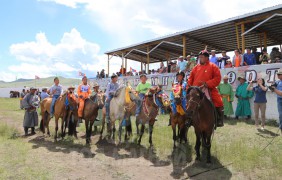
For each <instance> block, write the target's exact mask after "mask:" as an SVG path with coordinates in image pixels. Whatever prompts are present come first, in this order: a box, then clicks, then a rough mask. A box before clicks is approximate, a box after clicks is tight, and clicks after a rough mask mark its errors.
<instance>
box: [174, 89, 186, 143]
mask: <svg viewBox="0 0 282 180" xmlns="http://www.w3.org/2000/svg"><path fill="white" fill-rule="evenodd" d="M174 86H177V85H173V87H174ZM182 91H183V89H182V87H181V86H178V87H177V91H176V90H175V89H174V90H173V91H172V93H173V94H174V105H175V106H176V109H177V112H176V113H174V112H173V111H171V112H170V120H171V128H172V131H173V147H174V148H176V145H175V142H176V141H177V139H178V138H179V142H180V143H181V142H182V140H183V141H184V142H185V143H187V131H188V128H187V127H186V125H185V124H186V121H187V118H186V114H185V110H184V109H183V107H182V98H186V97H182ZM176 127H178V133H177V135H176Z"/></svg>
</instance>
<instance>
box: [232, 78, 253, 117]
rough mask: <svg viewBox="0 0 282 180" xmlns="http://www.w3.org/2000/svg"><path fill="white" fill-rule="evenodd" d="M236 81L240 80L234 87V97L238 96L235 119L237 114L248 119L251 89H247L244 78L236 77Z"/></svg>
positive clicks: (249, 115)
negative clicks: (235, 87)
mask: <svg viewBox="0 0 282 180" xmlns="http://www.w3.org/2000/svg"><path fill="white" fill-rule="evenodd" d="M238 81H240V84H239V86H238V87H237V89H236V95H235V97H236V98H238V104H237V108H236V112H235V115H236V119H238V118H239V116H247V119H250V118H251V114H252V111H251V107H250V102H249V99H250V98H252V97H253V95H254V93H253V91H248V90H247V87H248V84H247V83H246V79H245V78H243V77H238Z"/></svg>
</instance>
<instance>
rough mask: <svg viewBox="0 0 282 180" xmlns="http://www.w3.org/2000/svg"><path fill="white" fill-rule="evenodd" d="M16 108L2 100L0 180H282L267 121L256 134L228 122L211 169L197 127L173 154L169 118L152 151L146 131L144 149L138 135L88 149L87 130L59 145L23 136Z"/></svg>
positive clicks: (215, 144) (249, 126) (280, 154)
mask: <svg viewBox="0 0 282 180" xmlns="http://www.w3.org/2000/svg"><path fill="white" fill-rule="evenodd" d="M18 104H19V103H18V100H17V99H5V98H0V179H34V178H36V179H59V178H60V179H61V178H64V179H94V178H100V179H142V178H144V179H156V178H158V179H173V178H175V179H183V178H189V177H191V176H192V179H281V177H282V171H281V169H282V151H281V149H282V140H281V136H278V134H276V133H278V131H277V130H278V128H277V124H276V122H268V123H267V126H266V130H265V131H258V130H257V129H256V128H255V126H254V125H253V121H250V122H245V120H241V121H235V120H233V119H230V120H226V121H225V126H224V127H223V128H219V129H217V130H216V131H215V133H214V137H213V141H212V150H211V154H212V164H211V165H207V164H206V163H205V159H204V157H202V161H201V162H195V161H194V159H195V152H194V145H195V135H194V130H193V128H190V129H189V132H188V139H189V143H188V144H180V145H178V147H177V148H176V149H173V141H172V130H171V127H168V126H167V123H168V117H167V115H160V116H159V117H158V121H157V122H156V124H155V126H154V132H153V144H154V146H153V148H150V147H149V143H148V133H147V131H146V132H145V135H144V137H143V139H142V142H141V144H142V145H141V146H137V145H136V143H135V142H136V139H137V136H136V134H135V133H134V134H133V137H131V139H130V140H129V142H128V143H122V144H121V145H115V144H112V143H109V142H108V141H107V140H106V139H105V138H102V139H100V138H99V135H94V136H93V137H92V144H91V146H86V145H85V139H84V125H81V126H80V127H79V128H78V131H79V138H78V139H74V138H73V137H66V138H65V139H63V140H60V141H58V142H56V143H55V142H54V140H53V137H52V136H51V137H43V136H42V134H41V133H40V132H39V131H37V135H35V136H30V137H27V138H23V137H21V135H22V134H23V131H22V127H21V126H22V118H23V113H24V112H23V111H21V110H19V105H18ZM132 119H135V118H132ZM132 122H133V128H134V130H133V132H136V131H135V126H134V125H135V122H134V121H132ZM51 126H52V127H51V134H54V122H53V121H52V122H51ZM104 135H105V134H104ZM271 141H272V142H271ZM269 142H271V143H270V144H269ZM268 144H269V146H267V145H268ZM265 147H266V148H265ZM202 172H204V173H202ZM198 173H200V174H199V175H196V174H198ZM194 175H196V176H194Z"/></svg>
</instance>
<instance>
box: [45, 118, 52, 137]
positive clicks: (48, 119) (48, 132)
mask: <svg viewBox="0 0 282 180" xmlns="http://www.w3.org/2000/svg"><path fill="white" fill-rule="evenodd" d="M50 120H51V119H50V117H49V116H48V117H47V122H46V127H47V135H48V136H49V137H50V128H49V123H50ZM44 126H45V125H44Z"/></svg>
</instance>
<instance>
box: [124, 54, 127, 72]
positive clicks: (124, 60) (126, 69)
mask: <svg viewBox="0 0 282 180" xmlns="http://www.w3.org/2000/svg"><path fill="white" fill-rule="evenodd" d="M124 61H125V62H124V63H125V65H124V67H125V71H128V70H127V58H125V60H124ZM124 74H126V72H124Z"/></svg>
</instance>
